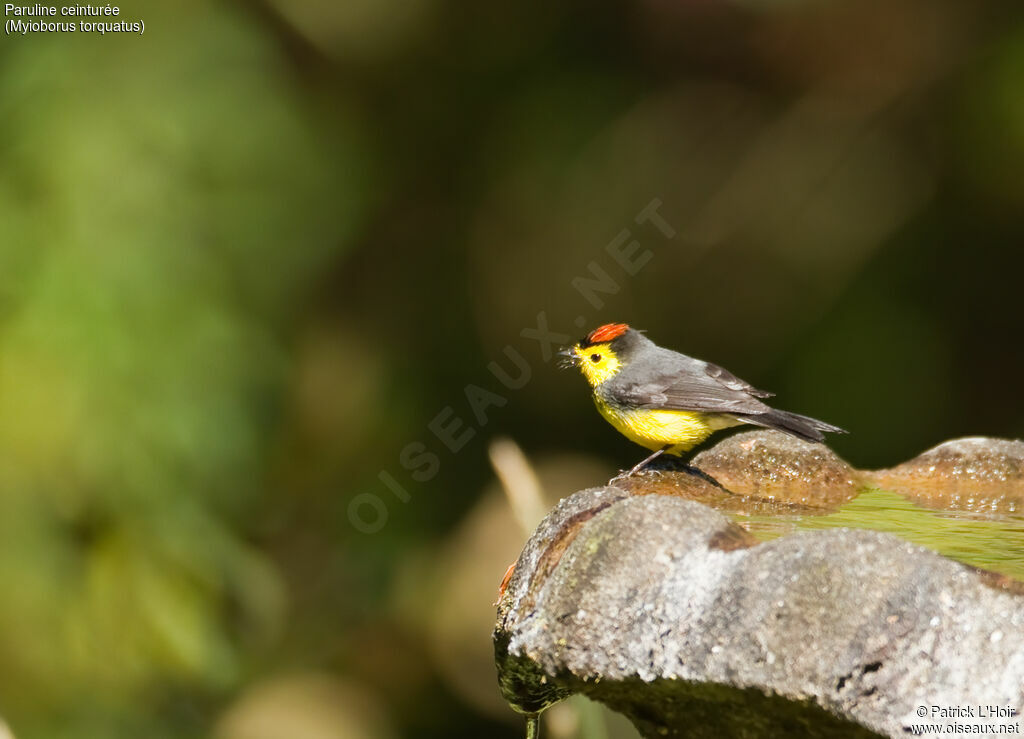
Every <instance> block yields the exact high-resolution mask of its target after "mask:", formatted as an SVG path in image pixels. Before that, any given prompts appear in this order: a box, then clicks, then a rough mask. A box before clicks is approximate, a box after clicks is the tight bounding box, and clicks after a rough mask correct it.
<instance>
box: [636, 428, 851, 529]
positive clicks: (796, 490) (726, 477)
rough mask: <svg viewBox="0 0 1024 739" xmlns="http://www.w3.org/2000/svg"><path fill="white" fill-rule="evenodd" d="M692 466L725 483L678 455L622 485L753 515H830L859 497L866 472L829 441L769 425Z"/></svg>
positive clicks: (740, 436) (713, 449)
mask: <svg viewBox="0 0 1024 739" xmlns="http://www.w3.org/2000/svg"><path fill="white" fill-rule="evenodd" d="M690 464H691V466H692V467H695V468H696V469H698V470H700V471H701V472H703V473H705V474H706V475H709V476H710V477H711V478H713V479H714V480H715V481H717V482H718V483H719V485H721V487H715V486H714V485H713V484H711V483H709V482H707V481H705V480H702V479H701V478H700V477H699V476H697V475H695V474H693V472H692V471H689V472H687V471H686V470H685V469H680V467H681V465H680V464H679V463H678V462H677V461H675V460H674V459H672V458H669V459H667V460H664V461H662V460H659V461H658V462H656V463H655V464H654V465H652V467H651V469H650V471H649V472H646V473H645V474H642V475H636V476H634V477H631V478H627V479H626V480H623V481H622V482H619V483H616V484H617V485H619V486H620V487H623V488H625V489H627V490H630V491H631V492H634V493H637V494H645V495H650V494H658V495H675V496H679V497H683V498H687V499H689V500H696V501H697V502H700V503H704V504H706V505H709V506H711V507H712V508H715V509H717V510H725V511H730V512H734V513H743V514H747V515H750V514H764V515H786V514H805V515H806V514H823V513H830V512H832V511H835V510H837V509H838V508H839V507H840V506H841V505H842V504H843V503H845V502H847V501H849V500H852V499H853V498H854V497H856V496H857V494H858V492H859V491H860V490H861V487H862V484H863V480H862V475H861V473H860V472H858V471H857V470H855V469H854V468H853V467H851V466H850V465H849V464H848V463H847V462H845V461H844V460H843V459H841V458H840V457H839V456H838V455H837V454H836V453H835V452H833V451H832V450H831V449H829V448H828V447H827V446H825V445H824V444H813V443H810V442H807V441H803V440H801V439H797V438H795V437H793V436H790V435H789V434H784V433H782V432H781V431H772V430H769V429H759V430H757V431H746V432H742V433H738V434H735V435H733V436H729V437H727V438H725V439H724V440H722V441H720V442H718V443H717V444H715V445H714V446H712V447H710V448H709V449H707V450H706V451H702V452H700V453H699V454H697V455H696V456H695V457H694V458H693V459H692V460H691V462H690ZM723 488H724V490H723Z"/></svg>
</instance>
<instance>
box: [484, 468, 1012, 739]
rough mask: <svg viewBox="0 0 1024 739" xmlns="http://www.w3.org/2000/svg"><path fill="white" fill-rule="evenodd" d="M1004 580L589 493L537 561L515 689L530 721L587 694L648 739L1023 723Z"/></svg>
mask: <svg viewBox="0 0 1024 739" xmlns="http://www.w3.org/2000/svg"><path fill="white" fill-rule="evenodd" d="M651 477H652V478H653V477H654V476H651ZM645 479H647V478H646V477H645ZM643 487H644V486H642V485H641V486H640V490H639V491H638V490H634V492H642V490H643ZM990 582H991V580H990V579H989V578H986V577H985V576H983V575H981V574H979V573H978V572H976V571H974V570H972V569H971V568H968V567H965V566H963V565H961V564H958V563H956V562H953V561H951V560H948V559H945V558H943V557H941V556H939V555H937V554H935V553H933V552H930V551H928V550H925V549H922V548H920V547H916V546H913V545H911V544H908V543H906V542H904V541H902V540H900V539H898V538H896V537H893V536H889V535H885V534H880V533H876V532H871V531H854V530H832V531H819V532H803V533H798V534H794V535H791V536H786V537H783V538H781V539H776V540H774V541H771V542H767V543H761V544H758V543H756V542H755V541H754V540H753V539H752V538H751V537H750V536H749V535H748V534H746V533H745V532H743V531H742V530H741V529H739V528H738V527H737V526H736V525H735V524H733V523H731V522H730V521H729V520H728V519H726V518H725V517H724V516H723V515H721V514H720V513H718V512H716V511H713V510H711V509H709V508H707V507H705V506H702V505H700V504H698V503H695V502H692V501H688V500H683V499H681V498H679V497H675V496H665V495H627V494H626V493H625V492H624V491H622V490H620V489H617V488H603V489H592V490H586V491H583V492H580V493H577V494H575V495H573V496H571V497H569V498H567V499H565V500H563V501H562V502H561V503H560V504H559V505H558V507H556V508H555V510H554V511H552V512H551V513H550V514H549V515H548V517H547V518H546V519H545V520H544V521H543V522H542V523H541V525H540V527H539V528H538V529H537V532H536V533H535V534H534V536H533V537H532V538H531V539H530V541H529V543H528V544H527V546H526V548H525V550H524V551H523V554H522V555H521V556H520V559H519V561H518V564H517V566H516V571H515V574H514V575H513V577H512V580H511V581H510V583H509V587H508V589H507V590H506V592H505V594H504V596H503V598H502V599H501V601H500V603H499V608H498V621H497V625H496V628H495V632H494V643H495V656H496V660H497V666H498V673H499V682H500V685H501V688H502V691H503V694H504V696H505V698H506V699H507V700H508V701H509V702H510V703H512V704H513V705H514V706H515V707H516V708H517V709H518V710H520V711H523V712H526V713H532V712H536V711H538V710H541V709H542V708H544V707H545V706H546V705H549V704H550V703H551V702H553V701H556V700H559V699H560V698H563V697H565V696H567V695H569V694H571V693H576V692H579V693H584V694H586V695H588V696H589V697H591V698H593V699H595V700H598V701H602V702H605V703H606V704H608V705H609V706H611V707H612V708H614V709H616V710H619V711H621V712H622V713H624V714H626V715H627V716H628V717H629V718H630V719H631V720H632V721H633V723H634V724H635V725H636V726H637V728H638V729H639V731H640V732H641V733H642V734H643V735H644V736H645V737H663V736H688V737H721V736H750V737H761V736H763V737H774V736H790V735H799V736H821V737H842V736H872V735H875V734H882V735H887V736H893V737H895V736H901V737H902V736H905V735H906V734H907V732H908V731H909V729H908V727H909V726H910V725H912V724H920V723H924V722H926V721H929V720H932V719H930V718H929V716H932V714H931V713H930V712H931V706H1007V707H1010V708H1013V709H1015V710H1016V711H1018V712H1021V711H1024V597H1022V596H1020V595H1016V594H1013V593H1012V592H1008V591H1005V590H1001V589H997V588H995V587H991V586H990ZM920 706H925V707H926V713H927V714H928V716H926V717H925V718H922V717H920V716H918V714H917V711H918V710H919V707H920ZM1020 720H1021V717H1020V715H1019V714H1018V716H1016V717H1014V718H1002V719H992V721H996V722H999V721H1001V722H1004V723H1005V722H1012V721H1018V722H1020ZM964 722H966V721H964ZM1017 728H1018V730H1024V726H1020V727H1017Z"/></svg>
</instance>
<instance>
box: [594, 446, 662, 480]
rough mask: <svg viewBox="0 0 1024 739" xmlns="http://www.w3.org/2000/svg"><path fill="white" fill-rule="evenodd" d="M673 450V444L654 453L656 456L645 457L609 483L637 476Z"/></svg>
mask: <svg viewBox="0 0 1024 739" xmlns="http://www.w3.org/2000/svg"><path fill="white" fill-rule="evenodd" d="M671 448H672V445H671V444H666V445H665V446H663V447H662V448H661V449H658V450H657V451H656V452H654V454H651V455H649V456H647V457H645V458H644V459H642V460H641V461H640V462H639V463H637V464H635V465H633V468H632V469H630V470H629V471H628V472H620V473H619V474H617V475H616V476H615V477H613V478H612V479H611V480H609V481H608V482H610V483H611V482H617V481H618V480H624V479H626V478H627V477H631V476H633V475H635V474H636V473H637V472H639V471H640V470H642V469H643V468H644V467H646V466H647V465H648V464H650V463H651V462H653V461H654V460H655V459H657V458H658V457H660V456H661V455H662V454H664V453H665V452H667V451H668V450H669V449H671Z"/></svg>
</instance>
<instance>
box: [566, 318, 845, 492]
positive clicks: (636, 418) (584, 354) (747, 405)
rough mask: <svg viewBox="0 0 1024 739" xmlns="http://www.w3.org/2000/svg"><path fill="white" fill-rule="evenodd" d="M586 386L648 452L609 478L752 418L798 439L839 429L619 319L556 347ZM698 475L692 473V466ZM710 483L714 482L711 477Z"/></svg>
mask: <svg viewBox="0 0 1024 739" xmlns="http://www.w3.org/2000/svg"><path fill="white" fill-rule="evenodd" d="M559 355H560V356H561V357H562V360H563V361H562V366H563V367H569V366H572V367H576V368H578V369H579V370H580V371H581V372H582V374H583V376H584V377H585V378H586V380H587V383H588V384H589V385H590V388H591V391H592V395H593V399H594V404H595V405H596V406H597V410H598V411H599V412H600V414H601V415H602V416H603V417H604V419H605V420H606V421H608V423H610V424H611V425H612V426H613V427H614V428H615V429H616V430H617V431H618V432H619V433H621V434H622V435H623V436H625V437H626V438H627V439H629V440H630V441H632V442H635V443H636V444H639V445H640V446H642V447H645V448H647V449H650V450H653V453H652V454H651V455H650V456H648V457H646V458H645V459H643V460H641V461H640V462H639V463H637V464H636V465H635V466H634V467H633V468H632V469H630V470H629V471H628V472H625V473H623V474H621V475H618V476H617V477H616V478H615V479H618V478H621V477H629V476H630V475H633V474H636V473H637V472H639V471H641V470H642V469H644V468H645V467H646V466H647V465H649V464H650V463H651V462H653V461H654V460H655V459H657V458H658V457H659V456H661V455H662V454H670V455H674V456H679V457H681V456H682V455H683V454H684V453H686V452H689V451H690V450H692V449H693V448H694V447H696V446H697V445H699V444H701V443H703V442H704V441H706V440H707V438H708V437H709V436H711V435H712V434H713V433H715V432H716V431H720V430H722V429H726V428H730V427H733V426H739V425H741V424H751V425H754V426H763V427H765V428H770V429H777V430H778V431H782V432H784V433H787V434H789V435H790V436H795V437H797V438H798V439H804V440H805V441H812V442H822V441H824V439H825V436H824V434H825V432H830V433H846V432H845V431H844V430H843V429H841V428H839V427H838V426H833V425H832V424H830V423H825V422H824V421H819V420H817V419H815V418H811V417H809V416H801V415H800V414H797V413H790V412H789V411H782V410H778V409H776V408H772V407H771V406H769V405H767V404H766V403H765V402H764V401H763V399H764V398H770V397H772V396H773V395H774V393H770V392H767V391H765V390H758V389H757V388H755V387H754V386H753V385H751V384H750V383H748V382H746V381H744V380H741V379H740V378H738V377H737V376H736V375H734V374H733V373H731V372H730V371H729V370H727V369H725V368H723V367H719V366H718V365H717V364H712V363H710V362H705V361H703V360H700V359H695V358H693V357H689V356H687V355H685V354H680V353H679V352H676V351H672V350H671V349H666V348H664V347H661V346H658V345H657V344H655V343H654V342H653V341H651V340H650V339H648V338H647V337H646V336H645V335H644V334H643V333H642V332H640V331H638V330H637V329H634V328H632V327H630V326H629V325H628V324H626V323H609V324H605V325H603V326H599V327H598V328H596V329H594V330H593V331H591V332H590V333H588V334H587V335H586V336H584V337H583V338H582V339H580V340H579V341H577V342H576V343H575V344H572V345H571V346H567V347H564V348H562V349H561V351H559ZM695 472H697V473H698V474H699V471H696V470H695ZM716 484H717V483H716Z"/></svg>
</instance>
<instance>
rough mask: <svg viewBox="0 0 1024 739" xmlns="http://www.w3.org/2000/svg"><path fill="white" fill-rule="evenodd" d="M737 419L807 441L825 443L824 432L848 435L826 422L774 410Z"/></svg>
mask: <svg viewBox="0 0 1024 739" xmlns="http://www.w3.org/2000/svg"><path fill="white" fill-rule="evenodd" d="M736 418H738V419H739V420H741V421H745V422H747V423H752V424H754V425H755V426H764V427H765V428H770V429H778V430H779V431H785V432H786V433H787V434H790V435H791V436H795V437H797V438H799V439H804V440H806V441H824V440H825V434H823V433H822V432H823V431H828V432H830V433H836V434H845V433H846V431H845V430H844V429H841V428H839V427H838V426H833V425H832V424H830V423H825V422H824V421H819V420H818V419H816V418H811V417H810V416H801V415H800V414H799V413H789V412H788V411H777V410H775V409H774V408H773V409H772V410H770V411H768V412H767V413H753V414H751V415H749V416H736Z"/></svg>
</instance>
